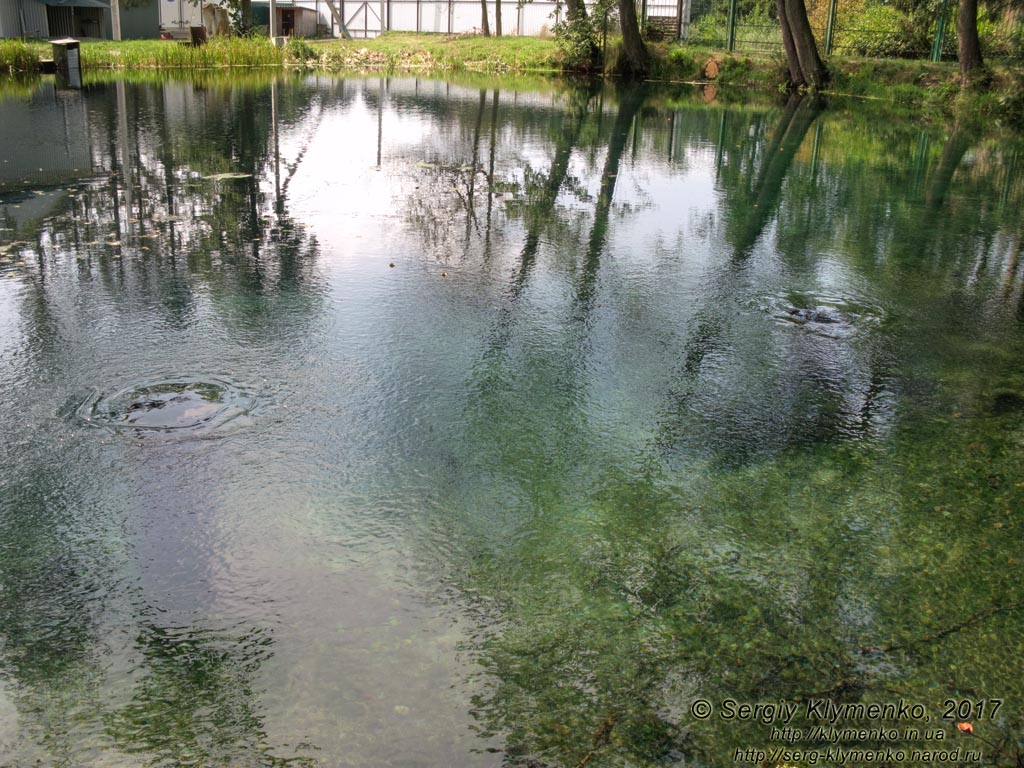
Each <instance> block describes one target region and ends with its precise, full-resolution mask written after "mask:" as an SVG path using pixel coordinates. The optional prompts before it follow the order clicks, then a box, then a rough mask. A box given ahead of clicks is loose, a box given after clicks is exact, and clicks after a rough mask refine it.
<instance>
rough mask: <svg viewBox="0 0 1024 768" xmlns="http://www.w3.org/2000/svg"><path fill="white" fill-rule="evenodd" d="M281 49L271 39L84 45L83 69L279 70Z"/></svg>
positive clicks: (135, 41)
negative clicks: (240, 68)
mask: <svg viewBox="0 0 1024 768" xmlns="http://www.w3.org/2000/svg"><path fill="white" fill-rule="evenodd" d="M283 61H284V57H283V54H282V52H281V50H280V49H278V48H276V47H275V46H274V44H273V43H271V42H270V40H269V39H259V38H249V37H215V38H213V39H212V40H210V41H209V42H208V43H206V44H205V45H199V46H191V45H184V44H182V43H179V42H176V41H173V40H127V41H123V42H119V43H109V42H95V43H83V44H82V68H83V69H100V68H103V69H207V68H214V67H267V66H280V65H281V64H282V63H283Z"/></svg>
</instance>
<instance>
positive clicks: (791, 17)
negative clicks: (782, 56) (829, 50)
mask: <svg viewBox="0 0 1024 768" xmlns="http://www.w3.org/2000/svg"><path fill="white" fill-rule="evenodd" d="M775 8H776V11H777V12H778V15H779V27H780V29H781V31H782V45H783V47H784V48H785V50H786V68H787V69H788V71H789V85H790V87H791V88H804V87H807V88H812V89H815V90H817V89H819V88H822V87H823V86H825V85H826V84H827V83H828V80H829V76H828V70H827V69H825V64H824V63H823V62H822V60H821V56H819V55H818V46H817V44H816V43H815V41H814V31H813V30H812V29H811V23H810V21H808V19H807V6H806V5H805V4H804V0H775Z"/></svg>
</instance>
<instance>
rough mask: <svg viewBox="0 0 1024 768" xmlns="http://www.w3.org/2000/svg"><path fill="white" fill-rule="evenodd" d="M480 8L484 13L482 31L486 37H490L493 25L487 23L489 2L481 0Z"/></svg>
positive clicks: (481, 24) (481, 23)
mask: <svg viewBox="0 0 1024 768" xmlns="http://www.w3.org/2000/svg"><path fill="white" fill-rule="evenodd" d="M480 8H481V10H482V12H483V19H482V21H481V22H480V31H481V32H483V33H484V36H485V37H490V36H491V24H490V22H489V21H487V0H480Z"/></svg>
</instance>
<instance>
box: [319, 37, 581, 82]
mask: <svg viewBox="0 0 1024 768" xmlns="http://www.w3.org/2000/svg"><path fill="white" fill-rule="evenodd" d="M312 45H313V48H314V50H316V51H317V53H318V58H317V60H316V61H315V62H314V63H315V65H317V66H320V67H324V68H326V69H332V70H336V69H355V70H362V69H384V70H409V71H414V70H434V71H443V72H461V71H469V72H491V73H504V72H551V71H560V70H561V69H562V66H561V63H560V52H559V50H558V48H557V47H556V45H555V43H554V41H553V40H550V39H541V38H536V37H498V38H494V37H491V38H488V37H480V36H475V35H441V34H422V33H421V34H414V33H405V32H391V33H388V34H386V35H383V36H381V37H378V38H375V39H373V40H332V41H328V42H316V43H313V44H312Z"/></svg>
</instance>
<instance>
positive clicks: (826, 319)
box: [786, 307, 844, 323]
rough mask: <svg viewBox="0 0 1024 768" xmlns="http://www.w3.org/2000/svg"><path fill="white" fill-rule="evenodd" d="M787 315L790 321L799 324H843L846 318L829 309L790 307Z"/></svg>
mask: <svg viewBox="0 0 1024 768" xmlns="http://www.w3.org/2000/svg"><path fill="white" fill-rule="evenodd" d="M786 313H787V314H788V315H789V316H790V319H791V320H793V321H794V322H797V323H841V322H844V318H843V316H842V315H840V314H839V313H838V312H836V311H835V310H834V309H829V308H828V307H814V308H813V309H807V308H804V307H789V308H788V309H787V310H786Z"/></svg>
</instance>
